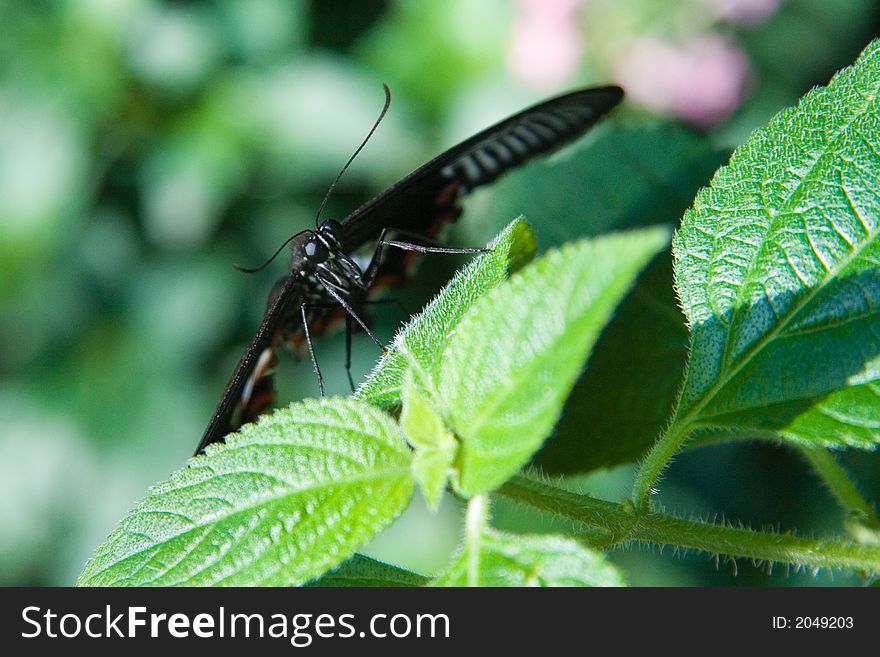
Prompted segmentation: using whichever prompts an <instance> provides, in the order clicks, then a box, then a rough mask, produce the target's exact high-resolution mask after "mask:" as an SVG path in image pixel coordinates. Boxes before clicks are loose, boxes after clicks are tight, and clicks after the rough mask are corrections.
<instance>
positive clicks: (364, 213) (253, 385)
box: [196, 87, 623, 453]
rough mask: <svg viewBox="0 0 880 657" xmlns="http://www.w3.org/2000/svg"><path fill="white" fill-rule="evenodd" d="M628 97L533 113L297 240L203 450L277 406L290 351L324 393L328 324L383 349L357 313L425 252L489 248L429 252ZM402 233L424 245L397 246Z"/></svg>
mask: <svg viewBox="0 0 880 657" xmlns="http://www.w3.org/2000/svg"><path fill="white" fill-rule="evenodd" d="M386 94H387V88H386ZM622 96H623V91H622V90H621V89H620V88H619V87H596V88H592V89H583V90H580V91H575V92H572V93H569V94H565V95H563V96H558V97H556V98H552V99H550V100H548V101H545V102H543V103H540V104H538V105H535V106H533V107H531V108H528V109H526V110H524V111H522V112H520V113H518V114H515V115H514V116H512V117H510V118H508V119H506V120H504V121H501V122H499V123H497V124H496V125H494V126H492V127H490V128H487V129H486V130H483V131H482V132H480V133H478V134H476V135H474V136H473V137H471V138H470V139H467V140H465V141H464V142H462V143H460V144H458V145H457V146H455V147H453V148H451V149H449V150H447V151H446V152H444V153H442V154H441V155H439V156H437V157H436V158H434V159H433V160H431V161H430V162H428V163H426V164H424V165H423V166H421V167H419V168H418V169H416V170H415V171H413V172H412V173H411V174H409V175H408V176H406V177H404V178H403V179H401V180H400V181H399V182H398V183H396V184H395V185H392V186H391V187H390V188H388V189H387V190H386V191H385V192H383V193H382V194H379V195H378V196H376V197H374V198H373V199H371V200H369V201H367V202H366V203H364V204H363V205H362V206H361V207H359V208H358V209H356V210H355V211H354V212H352V213H351V214H349V215H348V216H347V217H346V218H345V219H343V220H342V221H341V222H339V221H334V220H328V221H325V222H323V223H322V224H321V225H320V226H319V227H318V229H317V230H314V231H305V232H303V233H301V234H299V235H297V236H295V237H294V238H292V240H291V242H290V246H291V260H290V266H289V268H288V272H287V274H286V275H285V276H284V277H282V278H281V279H280V280H279V281H278V282H277V283H276V284H275V286H274V287H273V289H272V292H271V294H270V295H269V303H268V305H267V308H266V313H265V315H264V317H263V321H262V322H261V324H260V327H259V328H258V329H257V332H256V334H255V335H254V338H253V339H252V340H251V342H250V344H249V345H248V347H247V348H246V350H245V352H244V354H243V355H242V357H241V359H240V360H239V362H238V365H237V366H236V368H235V371H234V372H233V375H232V378H231V379H230V381H229V383H228V384H227V386H226V389H225V390H224V392H223V396H222V397H221V399H220V403H219V404H218V406H217V409H216V410H215V411H214V415H213V416H212V418H211V421H210V422H209V424H208V427H207V428H206V430H205V433H204V435H203V436H202V440H201V442H200V443H199V446H198V448H197V450H196V453H199V452H201V451H202V450H204V448H205V447H206V446H207V445H209V444H211V443H214V442H219V441H221V440H222V439H223V437H224V436H225V435H226V434H228V433H230V432H232V431H235V430H237V429H238V428H239V427H240V426H241V425H242V424H244V423H245V422H249V421H252V420H253V419H255V418H256V417H257V416H258V415H260V414H261V413H263V412H264V411H265V410H266V408H268V407H269V406H271V405H272V402H273V401H274V391H273V388H272V372H273V371H274V367H275V365H276V364H277V352H278V349H279V348H280V347H281V345H283V344H286V345H288V346H292V347H294V348H297V347H301V346H302V345H303V343H305V344H306V346H308V348H309V353H310V355H311V357H312V363H313V366H314V369H315V372H316V374H317V375H318V380H319V386H321V390H322V391H323V384H322V380H321V377H320V370H319V369H318V365H317V361H316V360H315V356H314V351H313V350H312V348H311V337H312V335H313V334H317V333H318V332H320V331H321V330H322V329H323V327H324V325H322V324H321V322H325V323H326V325H328V326H329V324H330V323H331V322H332V320H334V319H338V318H339V317H340V309H341V310H342V311H343V313H342V314H343V316H344V318H345V320H346V322H348V324H349V328H350V326H351V322H352V320H354V321H355V322H357V323H358V324H359V325H360V326H361V328H362V329H363V330H364V331H366V332H367V333H368V334H369V335H370V337H371V338H372V339H373V340H374V341H375V342H377V343H379V341H378V340H377V339H376V338H375V336H373V335H372V333H371V332H370V330H369V328H368V327H367V325H366V323H365V322H364V321H363V320H362V319H361V318H360V316H359V315H358V313H357V312H356V309H357V308H358V307H360V306H361V305H362V304H364V303H365V302H367V299H368V297H369V295H370V293H371V292H372V291H375V289H377V288H378V287H379V286H380V285H394V284H396V283H399V282H400V281H401V280H402V278H403V277H404V275H405V274H406V270H407V268H408V266H409V264H410V263H411V261H412V259H413V258H414V256H415V255H416V254H418V253H429V252H447V253H461V252H475V251H479V249H448V248H442V247H433V246H431V247H429V246H424V244H425V243H430V242H431V241H432V240H433V238H435V237H436V236H437V235H438V234H439V232H440V230H441V229H442V228H443V226H445V225H446V224H448V223H450V222H452V221H455V220H456V219H457V218H458V216H459V215H460V214H461V210H462V200H463V198H464V197H465V196H466V195H467V193H468V192H470V191H471V190H473V189H474V188H476V187H479V186H481V185H485V184H489V183H491V182H493V181H494V180H496V179H497V178H498V177H499V176H501V175H502V174H504V173H505V172H507V171H509V170H510V169H512V168H515V167H517V166H519V165H520V164H522V163H524V162H526V161H528V160H529V159H531V158H532V157H534V156H536V155H539V154H542V153H547V152H551V151H553V150H556V149H558V148H559V147H561V146H563V145H564V144H566V143H568V142H570V141H572V140H574V139H576V138H577V137H579V136H581V135H582V134H583V133H584V132H586V131H587V130H588V129H589V128H590V127H591V126H592V125H594V124H595V123H596V121H598V119H599V118H601V116H602V115H604V114H605V113H606V112H608V111H609V110H610V109H612V108H613V107H614V106H615V105H617V103H618V102H620V100H621V98H622ZM387 106H388V97H387V96H386V109H387ZM383 112H384V110H383ZM374 129H375V127H374ZM371 134H372V132H371ZM395 235H398V236H401V235H402V236H404V237H406V238H408V239H414V240H415V242H414V243H412V242H401V241H399V239H389V236H391V237H394V236H395ZM364 248H367V249H371V251H369V253H371V254H372V255H371V257H370V258H369V259H368V260H363V261H362V260H360V259H359V258H358V257H356V254H357V252H359V251H360V250H362V249H364ZM328 311H329V315H328ZM328 320H330V321H328ZM347 336H348V337H349V338H350V330H349V332H348V333H347Z"/></svg>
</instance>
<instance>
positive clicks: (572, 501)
mask: <svg viewBox="0 0 880 657" xmlns="http://www.w3.org/2000/svg"><path fill="white" fill-rule="evenodd" d="M498 492H499V493H500V494H501V495H503V496H505V497H507V498H509V499H511V500H515V501H517V502H521V503H523V504H526V505H528V506H531V507H533V508H535V509H539V510H541V511H546V512H549V513H552V514H554V515H557V516H561V517H563V518H566V519H568V520H574V521H575V522H579V523H583V524H585V525H589V526H590V527H598V528H600V529H603V530H605V531H607V532H609V533H611V534H612V535H613V536H614V537H615V540H614V541H613V542H614V543H623V542H629V541H648V542H650V543H656V544H659V545H676V546H679V547H683V548H691V549H695V550H701V551H703V552H708V553H711V554H723V555H727V556H730V557H733V558H748V559H754V560H760V561H778V562H783V563H790V564H795V565H798V566H806V567H810V568H814V569H819V568H844V569H847V570H855V571H860V572H865V573H880V546H876V545H858V544H854V543H850V542H841V541H831V540H827V541H826V540H816V539H809V538H800V537H797V536H793V535H791V534H777V533H775V532H767V531H755V530H751V529H744V528H737V527H725V526H721V525H714V524H711V523H707V522H698V521H694V520H683V519H681V518H674V517H672V516H668V515H665V514H662V513H653V512H648V511H640V510H638V509H637V508H636V507H634V506H633V505H632V504H630V503H628V502H625V503H624V504H615V503H613V502H608V501H605V500H598V499H594V498H591V497H586V496H583V495H577V494H576V493H571V492H569V491H565V490H562V489H560V488H556V487H554V486H549V485H547V484H543V483H541V482H537V481H534V480H532V479H528V478H526V477H522V476H518V477H514V478H513V479H511V480H510V481H509V482H508V483H506V484H505V485H504V486H502V487H501V489H500V490H499V491H498Z"/></svg>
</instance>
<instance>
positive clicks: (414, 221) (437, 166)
mask: <svg viewBox="0 0 880 657" xmlns="http://www.w3.org/2000/svg"><path fill="white" fill-rule="evenodd" d="M622 98H623V90H622V89H621V88H620V87H614V86H610V87H594V88H591V89H581V90H580V91H573V92H571V93H568V94H564V95H562V96H557V97H555V98H551V99H550V100H546V101H544V102H542V103H539V104H537V105H534V106H532V107H529V108H528V109H525V110H523V111H522V112H519V113H518V114H515V115H513V116H511V117H510V118H507V119H505V120H503V121H501V122H499V123H496V124H495V125H493V126H492V127H490V128H487V129H486V130H483V131H482V132H480V133H478V134H476V135H474V136H473V137H471V138H470V139H468V140H466V141H463V142H462V143H460V144H458V145H457V146H455V147H453V148H450V149H449V150H448V151H446V152H444V153H442V154H441V155H439V156H437V157H436V158H434V159H433V160H431V161H430V162H428V163H427V164H425V165H423V166H421V167H419V168H418V169H416V170H415V171H413V172H412V173H411V174H410V175H408V176H407V177H405V178H403V179H402V180H401V181H400V182H398V183H397V184H395V185H393V186H392V187H390V188H388V189H387V190H386V191H385V192H383V193H382V194H380V195H379V196H376V197H374V198H373V199H371V200H370V201H367V202H366V203H365V204H364V205H362V206H361V207H360V208H358V209H357V210H355V211H354V212H352V213H351V214H350V215H349V216H348V217H347V218H346V219H345V220H344V221H343V227H344V228H345V234H344V238H343V249H345V250H346V251H347V252H351V251H353V250H355V249H358V248H360V247H361V246H363V245H364V244H366V243H367V242H369V241H370V240H375V239H377V238H378V237H379V234H380V233H381V231H382V229H384V228H399V229H401V230H406V231H407V232H410V233H418V234H421V235H424V236H425V237H429V238H430V237H434V236H435V235H436V234H437V232H438V231H439V230H440V228H442V227H443V226H444V225H445V224H446V223H448V222H450V221H454V220H455V219H457V218H458V215H459V214H460V213H461V199H462V197H463V196H464V195H465V194H467V193H468V192H470V191H471V190H472V189H474V188H475V187H479V186H481V185H485V184H488V183H490V182H492V181H494V180H496V179H497V178H498V177H499V176H501V175H502V174H504V173H506V172H507V171H510V170H511V169H514V168H516V167H517V166H519V165H521V164H523V163H525V162H526V161H528V160H530V159H531V158H533V157H535V156H536V155H540V154H543V153H549V152H552V151H554V150H556V149H558V148H560V147H562V146H563V145H565V144H567V143H569V142H571V141H573V140H575V139H577V138H578V137H580V136H581V135H583V134H584V133H585V132H586V131H587V130H589V129H590V128H591V127H592V126H593V125H595V123H596V122H597V121H598V120H599V119H600V118H601V117H602V116H603V115H604V114H606V113H607V112H608V111H610V110H611V109H612V108H614V106H615V105H617V104H618V103H619V102H620V100H621V99H622ZM389 255H390V254H389Z"/></svg>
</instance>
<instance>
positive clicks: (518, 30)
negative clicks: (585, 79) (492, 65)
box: [507, 0, 584, 91]
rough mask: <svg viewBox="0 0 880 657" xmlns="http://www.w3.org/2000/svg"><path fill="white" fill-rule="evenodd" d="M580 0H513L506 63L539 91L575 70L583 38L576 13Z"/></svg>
mask: <svg viewBox="0 0 880 657" xmlns="http://www.w3.org/2000/svg"><path fill="white" fill-rule="evenodd" d="M583 3H584V0H517V16H516V19H515V21H514V24H513V34H512V38H511V44H510V50H509V51H508V55H507V66H508V69H509V70H510V72H511V74H512V75H513V76H514V77H515V78H517V79H518V80H520V81H522V82H523V83H525V84H526V85H528V86H530V87H532V88H534V89H537V90H541V91H547V90H553V89H557V88H558V87H560V86H561V85H562V84H564V83H565V81H566V80H567V79H568V78H570V77H571V76H572V74H573V73H574V72H575V71H576V70H577V67H578V64H579V63H580V59H581V54H582V52H583V40H582V37H581V31H580V26H579V25H578V20H577V13H578V10H579V9H580V7H581V6H582V5H583Z"/></svg>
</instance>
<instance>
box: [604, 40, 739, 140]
mask: <svg viewBox="0 0 880 657" xmlns="http://www.w3.org/2000/svg"><path fill="white" fill-rule="evenodd" d="M747 75H748V60H747V58H746V56H745V55H744V54H743V53H742V51H740V50H739V49H738V48H737V47H736V46H734V45H733V44H731V43H730V42H729V41H727V40H726V39H724V38H723V37H721V36H719V35H715V34H712V35H707V36H702V37H699V38H697V39H695V40H693V41H691V42H689V43H686V44H683V45H673V44H670V43H664V42H662V41H658V40H656V39H654V38H651V37H646V38H643V39H640V40H639V41H637V42H636V43H635V46H634V47H633V48H632V50H631V51H630V52H629V53H628V54H627V55H626V56H624V57H623V58H622V59H621V60H620V61H619V62H618V64H617V67H616V79H617V80H618V81H619V82H620V84H621V85H622V86H623V87H624V89H626V90H627V93H628V94H629V96H630V98H633V99H635V100H636V101H638V102H640V103H641V104H643V105H645V106H646V107H648V108H650V109H653V110H656V111H661V112H668V113H671V114H675V115H677V116H679V117H681V118H682V119H684V120H685V121H687V122H689V123H692V124H694V125H696V126H700V127H708V126H712V125H715V124H718V123H720V122H722V121H723V120H724V119H726V118H727V117H728V116H729V115H730V113H731V112H733V111H734V110H735V109H736V108H737V106H738V105H739V103H740V101H741V100H742V93H743V88H744V86H745V82H746V78H747Z"/></svg>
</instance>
